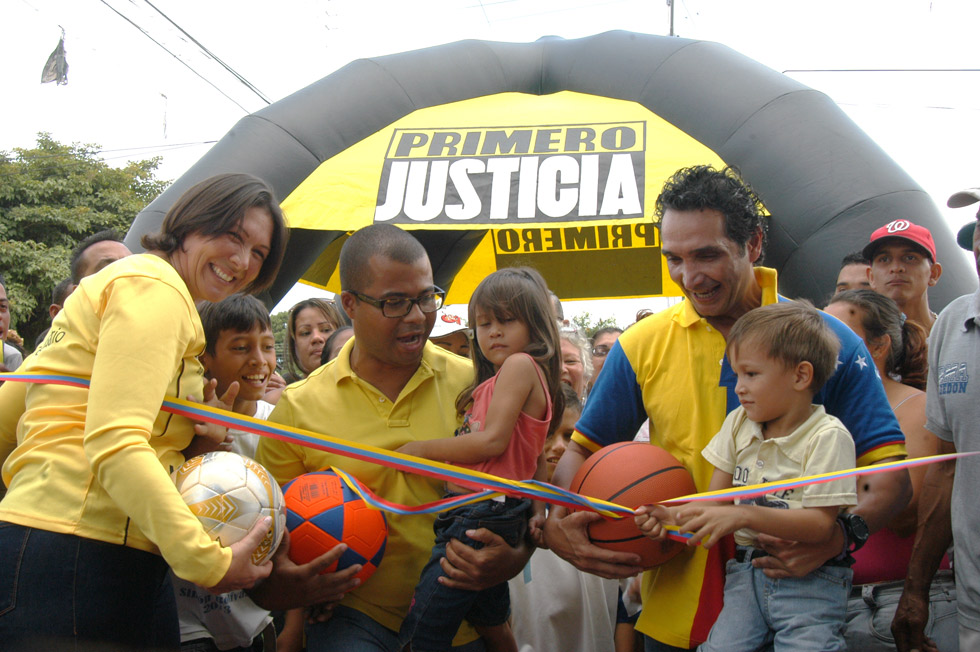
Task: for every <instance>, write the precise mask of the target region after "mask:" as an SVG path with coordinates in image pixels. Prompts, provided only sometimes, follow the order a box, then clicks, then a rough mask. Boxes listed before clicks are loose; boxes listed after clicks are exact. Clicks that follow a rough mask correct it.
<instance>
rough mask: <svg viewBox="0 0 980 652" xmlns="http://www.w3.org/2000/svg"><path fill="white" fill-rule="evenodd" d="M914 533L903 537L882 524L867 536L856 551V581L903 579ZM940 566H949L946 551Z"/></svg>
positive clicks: (855, 582)
mask: <svg viewBox="0 0 980 652" xmlns="http://www.w3.org/2000/svg"><path fill="white" fill-rule="evenodd" d="M914 543H915V535H914V534H913V535H910V536H907V537H900V536H898V535H897V534H895V533H894V532H892V531H891V530H889V529H888V528H882V529H880V530H878V531H877V532H875V533H874V534H872V535H871V536H870V537H868V542H867V543H865V544H864V546H863V547H862V548H861V549H860V550H858V551H857V552H855V553H854V565H853V566H852V567H851V568H853V569H854V585H855V586H857V585H858V584H875V583H877V582H892V581H895V580H904V579H905V575H906V574H907V573H908V569H909V558H911V557H912V544H914ZM940 568H949V558H948V557H947V556H946V555H943V562H942V564H941V565H940Z"/></svg>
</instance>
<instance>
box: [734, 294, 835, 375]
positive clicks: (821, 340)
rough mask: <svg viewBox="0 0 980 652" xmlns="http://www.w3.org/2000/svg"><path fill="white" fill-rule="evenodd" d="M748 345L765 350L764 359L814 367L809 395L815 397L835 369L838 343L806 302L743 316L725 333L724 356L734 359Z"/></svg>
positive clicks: (774, 306) (765, 308) (772, 306)
mask: <svg viewBox="0 0 980 652" xmlns="http://www.w3.org/2000/svg"><path fill="white" fill-rule="evenodd" d="M748 342H751V343H753V344H754V345H756V346H760V347H763V348H765V349H766V355H767V356H769V357H770V358H772V359H774V360H779V361H781V362H783V363H784V364H785V365H786V366H787V367H795V366H796V365H798V364H800V363H801V362H809V363H810V364H811V365H813V380H812V381H811V382H810V391H811V392H813V393H814V394H816V393H817V392H819V391H820V388H821V387H823V385H824V383H825V382H827V379H828V378H830V377H831V376H832V375H833V374H834V370H835V369H836V368H837V354H838V353H839V352H840V340H838V339H837V335H836V334H835V333H834V331H832V330H831V329H830V326H828V325H827V322H826V321H824V319H823V317H822V316H821V315H820V311H818V310H817V309H816V308H814V307H813V305H812V304H811V303H810V302H808V301H781V302H779V303H773V304H770V305H768V306H762V307H761V308H756V309H755V310H750V311H749V312H747V313H745V314H744V315H742V316H741V317H740V318H739V319H738V321H736V322H735V325H734V326H732V330H731V331H730V332H729V333H728V344H727V348H726V350H727V352H728V354H729V356H730V355H731V354H732V352H733V351H734V352H735V353H736V355H737V352H738V348H739V346H745V345H746V344H747V343H748Z"/></svg>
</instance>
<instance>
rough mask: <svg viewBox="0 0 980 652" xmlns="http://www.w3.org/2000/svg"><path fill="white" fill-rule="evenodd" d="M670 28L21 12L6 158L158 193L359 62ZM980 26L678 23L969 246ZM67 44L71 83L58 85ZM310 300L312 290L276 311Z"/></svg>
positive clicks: (551, 7) (587, 12)
mask: <svg viewBox="0 0 980 652" xmlns="http://www.w3.org/2000/svg"><path fill="white" fill-rule="evenodd" d="M669 16H670V12H669V6H668V3H667V2H665V1H664V0H591V1H590V0H416V1H415V2H405V1H404V0H397V1H393V0H282V1H280V2H272V1H270V0H265V1H262V0H149V1H147V0H4V1H3V2H2V3H0V57H2V59H0V60H3V61H4V65H3V66H2V67H0V84H2V88H4V97H5V99H6V101H5V102H4V103H3V108H2V109H0V111H2V113H0V116H2V118H3V121H2V124H3V127H2V129H0V150H10V149H12V148H14V147H30V146H32V144H33V143H34V138H35V134H36V133H37V132H39V131H47V132H50V133H51V134H52V135H53V136H54V138H56V139H57V140H60V141H63V142H81V143H95V144H98V145H99V146H100V147H101V150H102V156H103V157H104V158H105V160H106V161H107V162H109V163H110V164H116V165H122V164H125V162H126V161H127V160H128V159H142V158H148V157H151V156H160V157H162V160H161V164H160V167H159V169H158V177H159V178H162V179H176V178H177V177H179V176H180V175H181V174H182V173H183V172H184V171H185V170H186V169H187V168H189V167H190V166H191V165H192V164H193V163H194V162H195V161H197V160H198V159H199V158H200V157H201V156H203V155H204V154H205V153H206V152H207V150H208V148H209V147H210V146H211V145H212V144H213V143H214V142H215V141H217V140H219V139H220V138H221V137H222V136H223V135H224V134H225V133H226V132H227V131H228V130H229V129H230V128H231V127H232V126H233V125H234V124H235V123H236V122H237V121H238V120H239V119H240V118H242V117H243V116H245V115H247V114H248V113H250V112H253V111H256V110H258V109H261V108H262V107H264V106H266V105H267V101H272V102H274V101H276V100H279V99H282V98H283V97H286V96H287V95H289V94H291V93H293V92H295V91H297V90H300V89H302V88H304V87H305V86H307V85H309V84H311V83H313V82H315V81H317V80H319V79H321V78H323V77H325V76H327V75H329V74H330V73H332V72H334V71H335V70H337V69H339V68H341V67H343V66H344V65H346V64H347V63H349V62H350V61H353V60H355V59H358V58H363V57H372V56H379V55H384V54H392V53H398V52H404V51H408V50H414V49H418V48H423V47H429V46H433V45H440V44H443V43H449V42H453V41H458V40H461V39H468V38H475V39H484V40H495V41H509V42H527V41H534V40H537V39H538V38H541V37H542V36H560V37H563V38H578V37H583V36H588V35H591V34H596V33H601V32H604V31H608V30H612V29H625V30H629V31H634V32H642V33H649V34H661V35H666V34H668V32H669V29H670V20H669ZM978 25H980V3H978V2H976V0H932V1H931V2H930V1H928V0H847V1H842V0H824V1H823V2H820V3H816V2H804V1H802V0H675V7H674V33H675V34H676V35H678V36H681V37H684V38H691V39H699V40H709V41H717V42H719V43H723V44H725V45H727V46H729V47H731V48H732V49H734V50H736V51H738V52H740V53H742V54H744V55H746V56H748V57H751V58H753V59H756V60H757V61H760V62H761V63H763V64H765V65H767V66H769V67H771V68H773V69H775V70H778V71H785V72H786V74H788V75H789V76H791V77H793V78H794V79H796V80H797V81H799V82H801V83H803V84H806V85H808V86H810V87H812V88H815V89H817V90H820V91H822V92H824V93H826V94H827V95H828V96H829V97H831V98H832V99H833V100H834V101H835V102H836V103H837V105H838V106H839V107H840V108H841V109H842V110H843V111H844V112H845V113H846V114H847V115H848V116H850V117H851V119H852V120H854V121H855V122H856V123H857V124H858V125H859V126H860V127H861V128H862V129H863V130H864V131H865V132H866V133H868V135H869V136H871V138H872V139H874V140H875V141H876V142H877V143H878V144H879V145H880V146H881V147H882V149H883V150H884V151H885V152H886V153H887V154H888V155H890V156H891V157H892V158H893V159H894V160H895V161H896V162H898V164H899V165H901V166H902V167H903V168H904V169H905V170H906V171H907V172H908V173H909V174H910V175H911V176H912V178H913V179H915V180H916V181H917V182H918V183H919V184H920V185H921V186H922V187H923V188H924V189H925V190H926V191H927V192H928V193H929V194H930V195H931V196H932V198H933V200H934V201H935V202H936V204H937V206H938V207H939V209H940V212H941V214H943V215H944V216H945V217H946V219H947V221H948V222H949V224H950V226H951V228H952V229H954V230H955V229H956V228H958V227H959V226H960V225H962V224H963V223H965V222H967V221H970V220H971V219H972V217H973V211H971V210H970V209H968V208H965V209H959V210H952V209H948V208H946V205H945V202H946V199H947V198H948V197H949V195H950V194H952V193H953V192H956V191H957V190H961V189H963V188H966V187H971V186H980V166H978V165H977V164H976V160H977V152H978V147H977V146H978V145H980V129H978V126H977V122H978V118H980V93H978V89H980V49H978V48H977V47H976V32H977V26H978ZM62 28H63V29H64V32H65V48H66V52H67V59H68V63H69V66H70V69H69V73H68V84H67V85H64V86H58V85H56V84H41V83H40V77H41V71H42V69H43V67H44V63H45V61H46V60H47V58H48V55H49V54H50V53H51V51H52V50H53V49H54V48H55V46H56V45H57V43H58V39H59V38H60V36H61V31H62ZM181 30H183V31H181ZM164 48H166V50H165V49H164ZM206 52H207V53H206ZM217 60H220V61H222V62H224V63H225V64H227V66H228V67H229V68H231V69H232V70H233V71H234V72H236V73H237V74H238V75H239V76H240V77H242V78H244V79H245V80H247V82H249V83H250V84H251V86H252V87H253V88H254V89H256V90H255V91H253V90H251V89H250V88H248V87H247V86H246V85H245V84H244V83H242V82H241V81H239V79H238V78H236V77H235V76H233V74H232V72H229V71H228V70H227V69H226V68H224V67H222V66H221V65H220V64H219V63H218V61H217ZM910 70H914V71H910ZM263 98H265V99H263ZM963 255H964V256H967V255H968V254H966V252H963ZM828 290H829V289H828ZM308 294H311V292H310V290H309V289H307V288H302V289H297V290H294V292H291V293H290V294H288V295H287V296H286V297H284V299H283V301H282V302H281V303H280V306H277V308H276V310H279V309H282V306H285V307H288V306H289V305H291V304H292V303H293V302H294V301H295V300H297V299H298V298H300V297H302V296H306V295H308ZM315 294H320V293H319V292H315ZM663 305H664V301H663V300H631V301H623V302H615V303H598V302H571V303H568V304H567V305H566V311H567V312H569V313H571V314H576V313H579V312H582V311H588V312H590V313H591V314H592V315H594V316H595V315H598V314H603V315H612V316H614V317H615V318H616V320H617V321H618V322H619V323H620V325H621V326H625V325H627V324H629V323H630V322H631V321H632V316H633V314H635V312H636V310H637V309H638V308H640V307H651V308H655V309H656V308H661V307H663Z"/></svg>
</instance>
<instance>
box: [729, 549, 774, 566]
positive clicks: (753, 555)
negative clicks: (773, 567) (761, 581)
mask: <svg viewBox="0 0 980 652" xmlns="http://www.w3.org/2000/svg"><path fill="white" fill-rule="evenodd" d="M768 556H769V553H768V552H766V551H765V550H761V549H759V548H747V547H746V548H743V547H741V546H739V547H738V548H736V549H735V561H737V562H738V563H740V564H743V563H745V562H747V561H752V560H753V559H758V558H759V557H768Z"/></svg>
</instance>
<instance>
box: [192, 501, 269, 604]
mask: <svg viewBox="0 0 980 652" xmlns="http://www.w3.org/2000/svg"><path fill="white" fill-rule="evenodd" d="M271 525H272V519H271V518H269V517H268V516H263V517H262V518H260V519H259V520H258V521H256V522H255V525H253V526H252V529H251V530H249V531H248V534H246V535H245V536H244V537H243V538H242V539H240V540H239V541H237V542H235V543H233V544H231V565H230V566H229V567H228V570H227V572H225V576H224V577H222V578H221V581H219V582H218V583H217V584H215V585H214V586H212V587H210V588H208V591H210V592H211V593H214V594H215V595H220V594H222V593H228V592H229V591H237V590H238V589H250V588H252V586H253V585H254V584H255V583H256V582H258V581H259V580H261V579H263V578H265V577H268V575H269V573H271V572H272V560H271V559H268V560H266V561H265V562H263V563H262V564H259V565H258V566H256V565H255V564H253V563H252V553H254V552H255V549H256V548H258V547H259V544H261V543H262V540H263V539H264V538H265V535H266V532H268V531H269V527H270V526H271Z"/></svg>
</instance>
